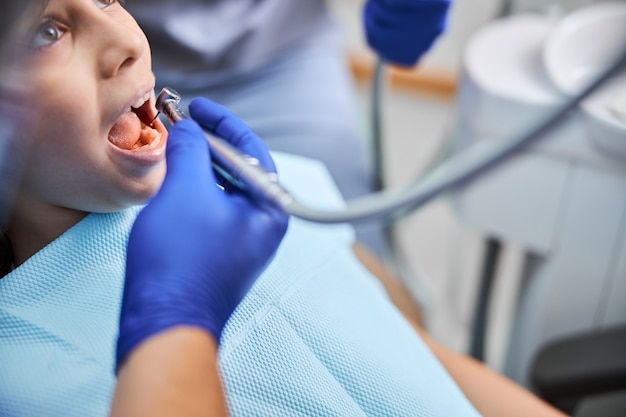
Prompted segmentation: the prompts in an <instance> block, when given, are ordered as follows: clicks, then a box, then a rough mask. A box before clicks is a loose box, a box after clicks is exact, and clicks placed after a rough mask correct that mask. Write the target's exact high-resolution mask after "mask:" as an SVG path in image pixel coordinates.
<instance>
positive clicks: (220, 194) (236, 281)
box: [116, 99, 287, 369]
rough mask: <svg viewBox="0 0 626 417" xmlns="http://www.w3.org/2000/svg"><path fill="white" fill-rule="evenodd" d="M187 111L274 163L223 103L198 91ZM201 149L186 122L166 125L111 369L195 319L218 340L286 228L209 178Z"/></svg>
mask: <svg viewBox="0 0 626 417" xmlns="http://www.w3.org/2000/svg"><path fill="white" fill-rule="evenodd" d="M190 110H191V114H192V116H193V117H194V119H195V120H197V121H198V122H199V123H201V124H203V125H204V126H206V127H207V128H209V129H210V130H212V131H213V132H214V133H215V134H216V136H220V137H222V138H223V139H226V140H227V141H229V142H230V143H231V144H232V145H234V146H235V147H237V148H239V149H240V150H241V151H242V152H244V153H246V154H249V155H250V156H253V157H255V158H257V159H258V160H259V162H260V163H261V164H262V165H263V166H264V167H265V168H266V169H268V170H272V171H275V168H274V164H273V162H272V159H271V157H270V155H269V153H268V152H267V149H266V148H265V146H264V145H263V143H262V142H261V140H260V139H259V138H258V137H257V136H256V135H255V134H254V133H253V132H252V131H251V130H250V129H249V128H248V127H247V126H246V125H245V124H244V123H243V122H241V121H240V120H239V119H237V118H236V117H235V116H233V115H232V114H231V113H230V112H228V110H226V109H225V108H224V107H222V106H220V105H218V104H216V103H213V102H211V101H209V100H207V99H196V100H194V101H193V102H192V104H191V106H190ZM209 153H210V150H209V146H208V144H207V142H206V139H204V136H203V134H202V131H201V129H200V128H199V127H198V126H197V125H196V123H195V122H194V121H191V120H183V121H180V122H178V123H176V124H175V125H174V126H173V127H172V128H171V129H170V132H169V138H168V144H167V174H166V177H165V181H164V183H163V185H162V187H161V189H160V190H159V192H158V193H157V194H156V195H155V197H154V198H153V199H152V200H151V201H150V202H149V203H148V205H147V206H146V207H145V208H144V209H143V210H142V211H141V213H140V214H139V216H138V218H137V220H136V222H135V224H134V225H133V228H132V230H131V234H130V237H129V243H128V250H127V261H126V282H125V286H124V295H123V300H122V309H121V314H120V329H119V330H120V332H119V338H118V343H117V358H116V369H119V366H120V365H121V364H122V362H123V361H124V359H125V358H126V356H127V355H128V354H129V353H130V352H131V351H132V350H133V349H134V348H135V347H137V346H138V345H139V344H140V343H141V342H143V341H144V340H145V339H147V338H149V337H151V336H153V335H155V334H157V333H159V332H161V331H163V330H167V329H169V328H171V327H174V326H180V325H184V326H194V327H200V328H203V329H206V330H207V331H209V332H210V333H211V334H212V335H213V336H214V337H215V340H216V341H219V338H220V334H221V332H222V329H223V327H224V325H225V324H226V321H227V320H228V318H229V316H230V314H231V313H232V312H233V310H234V309H235V307H236V306H237V305H238V304H239V302H240V301H241V300H242V299H243V297H244V296H245V294H246V293H247V291H248V290H249V288H250V287H251V286H252V284H253V283H254V281H255V280H256V278H257V277H258V276H259V275H260V273H261V272H262V271H263V269H264V268H265V266H266V265H267V263H268V262H269V260H270V259H271V258H272V257H273V255H274V253H275V251H276V249H277V247H278V245H279V243H280V241H281V240H282V238H283V236H284V234H285V231H286V229H287V216H286V215H285V214H284V213H282V212H281V211H279V210H278V209H276V208H272V207H269V206H268V205H264V206H261V205H256V204H255V203H254V202H252V201H251V200H249V199H248V198H247V197H245V196H244V195H242V194H240V193H239V192H238V191H235V190H230V191H224V190H221V189H220V188H219V187H218V186H217V185H216V179H215V175H214V173H213V170H212V168H211V164H210V159H209Z"/></svg>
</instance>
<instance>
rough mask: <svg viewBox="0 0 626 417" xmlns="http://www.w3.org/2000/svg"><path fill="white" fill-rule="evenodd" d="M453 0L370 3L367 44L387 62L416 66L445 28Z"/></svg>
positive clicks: (366, 10)
mask: <svg viewBox="0 0 626 417" xmlns="http://www.w3.org/2000/svg"><path fill="white" fill-rule="evenodd" d="M451 1H452V0H368V1H367V3H366V4H365V8H364V10H363V21H364V25H365V34H366V38H367V43H368V44H369V46H370V47H371V48H372V49H374V50H375V51H376V52H377V53H378V55H379V56H380V57H381V58H382V59H383V60H384V61H387V62H390V63H394V64H399V65H403V66H413V65H415V64H416V63H417V61H418V60H419V58H420V57H421V56H422V55H423V54H424V53H425V52H426V51H428V50H429V49H430V47H431V46H432V44H433V42H434V41H435V39H437V37H438V36H439V35H441V33H443V31H444V30H445V27H446V17H447V14H448V8H449V6H450V3H451Z"/></svg>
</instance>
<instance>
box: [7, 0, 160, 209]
mask: <svg viewBox="0 0 626 417" xmlns="http://www.w3.org/2000/svg"><path fill="white" fill-rule="evenodd" d="M27 40H28V42H29V47H28V50H27V53H26V54H25V56H24V57H23V59H21V60H20V62H19V63H18V64H17V65H18V69H19V77H20V78H21V80H22V82H21V83H20V88H21V89H22V90H25V91H23V92H24V94H25V95H26V100H27V101H28V102H29V103H32V106H33V107H34V112H33V114H34V115H35V117H34V119H33V126H31V132H32V135H31V137H32V145H31V149H30V151H31V152H30V153H29V158H28V162H27V166H26V172H25V176H24V182H23V185H22V186H21V190H20V192H21V193H22V195H23V196H26V197H27V198H28V199H29V200H31V201H32V200H35V201H37V202H39V203H41V204H43V205H44V206H45V205H48V206H54V207H66V208H71V209H73V210H79V211H97V212H105V211H113V210H119V209H122V208H125V207H128V206H130V205H135V204H138V203H142V202H144V201H145V200H146V199H147V198H148V197H149V196H151V195H152V194H153V193H154V192H155V191H156V190H157V189H158V187H159V186H160V185H161V182H162V180H163V176H164V172H165V163H164V162H165V161H164V157H165V141H166V137H167V132H166V130H165V128H164V127H163V125H162V124H161V123H160V122H159V121H156V122H155V123H154V127H155V128H156V130H155V129H152V128H150V127H147V126H145V125H144V124H142V123H141V122H140V121H139V118H138V117H137V116H135V114H134V113H132V112H130V110H131V106H133V107H135V106H140V107H141V108H142V109H143V111H139V112H137V114H141V119H142V120H144V121H145V122H146V123H148V124H149V123H150V121H151V120H152V118H153V117H154V116H155V115H156V111H155V110H154V83H155V80H154V75H153V73H152V71H151V60H150V48H149V45H148V41H147V40H146V38H145V36H144V34H143V32H142V31H141V29H140V28H139V26H138V25H137V23H136V22H135V20H134V19H133V18H132V17H131V16H130V15H129V14H128V13H127V12H126V11H125V10H124V9H123V8H122V7H121V6H120V4H119V3H117V2H116V1H114V0H50V1H49V2H47V4H46V6H45V9H44V11H43V19H41V20H39V21H38V22H37V24H36V25H35V30H34V31H33V32H32V33H31V34H30V35H28V37H27ZM146 98H149V101H148V103H147V104H145V105H144V104H143V103H144V101H145V99H146ZM116 122H117V123H116ZM114 125H116V126H115V128H113V126H114Z"/></svg>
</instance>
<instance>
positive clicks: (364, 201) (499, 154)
mask: <svg viewBox="0 0 626 417" xmlns="http://www.w3.org/2000/svg"><path fill="white" fill-rule="evenodd" d="M625 65H626V49H624V50H623V51H622V52H621V53H620V54H619V57H618V59H617V60H616V61H614V63H613V64H612V65H610V66H609V67H608V69H606V70H605V71H604V72H603V73H602V74H601V75H600V76H599V77H597V79H595V80H594V81H593V82H591V83H590V84H589V85H588V86H587V87H586V88H584V89H583V90H582V91H580V92H579V93H578V94H577V95H575V96H574V97H572V98H571V99H570V100H568V101H567V102H566V103H564V104H563V105H562V106H561V107H560V108H559V109H557V110H556V111H554V112H553V113H552V114H550V115H548V116H547V117H546V118H545V119H543V120H541V121H540V122H539V123H537V124H536V125H534V126H532V127H531V128H530V129H528V130H527V131H526V132H523V134H521V135H518V136H514V137H513V138H512V139H508V140H503V141H498V142H496V143H494V144H490V145H489V146H481V147H473V148H470V149H468V150H467V151H465V152H464V153H461V154H458V155H456V156H454V157H452V158H450V159H449V160H448V161H446V162H444V163H442V164H441V165H439V166H438V167H437V168H435V169H434V170H433V171H432V172H430V173H429V174H428V175H427V176H426V177H425V178H423V179H422V180H420V181H418V182H416V183H414V184H413V185H411V186H408V187H405V188H398V189H392V190H383V191H381V192H378V193H374V194H370V195H367V196H364V197H360V198H357V199H354V200H351V201H349V202H348V204H347V207H346V208H345V209H342V210H319V209H316V208H309V207H306V206H304V205H303V204H302V203H300V202H298V201H297V200H296V199H295V198H294V197H293V196H292V195H291V194H290V193H289V192H288V191H287V190H286V189H285V188H283V187H282V186H281V185H280V183H279V182H278V177H277V175H276V174H274V173H270V172H267V171H266V170H265V169H263V168H262V167H261V166H260V165H259V162H258V161H257V160H256V159H255V158H252V157H250V156H248V155H244V154H242V153H241V152H240V151H239V150H237V149H235V148H234V147H233V146H231V145H230V144H228V143H227V142H225V141H224V140H222V139H219V138H217V137H214V136H213V135H212V134H210V133H209V132H208V131H206V130H205V132H204V133H205V136H206V138H207V141H208V142H209V145H210V147H211V158H212V163H213V167H214V169H215V170H216V171H217V172H218V173H220V174H221V175H222V176H223V177H224V178H225V179H226V181H228V182H230V183H231V184H232V185H234V186H236V187H238V188H240V189H241V190H242V191H243V192H244V193H247V194H248V195H249V196H250V197H251V198H253V199H257V200H261V201H264V202H270V203H272V204H274V205H276V206H277V207H279V208H281V209H282V210H283V211H284V212H285V213H287V214H290V215H293V216H295V217H299V218H301V219H304V220H308V221H312V222H316V223H356V222H360V221H364V220H371V219H375V218H383V217H391V216H393V215H398V214H400V213H406V212H408V211H410V210H413V209H416V208H418V207H420V206H422V205H423V204H425V203H427V202H428V201H430V200H432V199H433V198H434V197H436V196H438V195H439V194H441V193H443V192H444V191H447V190H450V189H452V188H456V187H459V186H461V185H464V184H465V183H467V182H469V181H470V180H473V179H475V178H476V177H478V176H480V175H482V174H484V173H485V172H486V171H488V170H489V169H491V168H493V167H494V166H496V165H498V164H499V163H501V162H503V161H504V160H506V159H507V158H509V157H510V156H512V155H514V154H515V153H516V152H518V151H520V150H521V149H522V148H523V147H524V146H527V145H529V144H530V143H532V142H534V141H536V140H537V139H539V138H541V137H543V136H544V135H545V134H546V133H547V132H549V131H550V130H551V129H553V128H555V127H556V126H558V125H559V123H561V122H562V121H564V120H565V119H566V118H567V117H568V116H569V114H570V113H571V112H572V111H573V110H575V109H576V107H577V106H578V105H579V104H580V102H581V101H583V100H584V99H585V98H587V97H588V96H589V95H590V94H591V93H592V92H594V91H595V90H596V89H597V88H598V87H600V86H601V85H602V84H604V83H605V82H606V81H607V80H609V79H610V78H612V77H613V76H614V75H616V74H617V73H618V71H620V70H621V68H622V67H624V66H625ZM180 100H181V96H180V95H179V94H178V93H177V92H176V91H175V90H173V89H171V88H168V87H166V88H164V89H163V90H162V91H161V93H160V94H159V96H158V98H157V102H156V107H157V110H159V111H160V112H161V113H163V114H164V115H165V116H166V117H167V118H168V120H169V122H170V123H171V124H174V123H176V122H177V121H179V120H182V119H184V118H188V117H189V116H187V115H186V114H185V112H184V111H183V110H181V109H180V107H179V106H178V103H179V102H180Z"/></svg>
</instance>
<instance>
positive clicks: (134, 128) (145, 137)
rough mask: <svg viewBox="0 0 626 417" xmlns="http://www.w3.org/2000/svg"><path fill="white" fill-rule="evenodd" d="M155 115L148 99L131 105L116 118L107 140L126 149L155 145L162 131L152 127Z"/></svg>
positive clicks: (145, 147)
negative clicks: (135, 105) (138, 104)
mask: <svg viewBox="0 0 626 417" xmlns="http://www.w3.org/2000/svg"><path fill="white" fill-rule="evenodd" d="M155 115H156V112H155V110H154V108H153V105H152V104H151V100H149V99H148V100H146V101H145V102H144V103H143V104H141V105H140V106H139V107H137V108H135V107H131V108H130V110H129V111H127V112H126V113H124V114H122V115H121V116H120V117H119V118H118V119H117V121H116V122H115V124H114V125H113V127H112V128H111V130H110V131H109V142H111V143H112V144H113V145H115V146H117V147H118V148H120V149H124V150H128V151H136V150H140V149H147V148H151V147H152V146H153V145H154V146H156V145H157V144H158V143H159V142H160V139H161V136H162V133H161V132H160V131H159V130H157V129H156V128H155V127H153V121H154V118H155V117H154V116H155Z"/></svg>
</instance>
